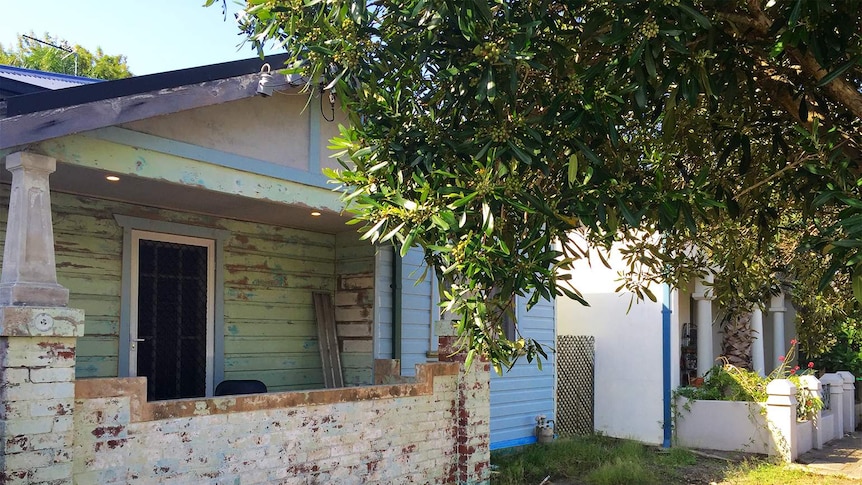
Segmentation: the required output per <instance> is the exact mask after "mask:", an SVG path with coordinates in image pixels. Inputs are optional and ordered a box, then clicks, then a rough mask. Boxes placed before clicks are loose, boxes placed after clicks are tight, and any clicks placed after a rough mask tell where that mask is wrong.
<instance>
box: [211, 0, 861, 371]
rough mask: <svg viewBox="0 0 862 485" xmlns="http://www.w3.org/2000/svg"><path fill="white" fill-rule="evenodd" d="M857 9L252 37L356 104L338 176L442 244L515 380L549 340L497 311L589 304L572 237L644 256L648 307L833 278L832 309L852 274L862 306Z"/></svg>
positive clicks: (835, 5)
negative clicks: (656, 286) (566, 300)
mask: <svg viewBox="0 0 862 485" xmlns="http://www.w3.org/2000/svg"><path fill="white" fill-rule="evenodd" d="M210 3H211V2H210ZM860 11H862V9H859V8H858V4H857V3H856V2H853V1H849V0H848V1H816V0H769V1H765V0H745V1H743V0H736V1H728V0H694V1H692V0H657V1H646V0H617V1H614V0H589V1H587V0H580V1H578V0H570V1H565V2H563V1H559V0H459V1H454V0H376V1H375V0H372V1H370V2H366V1H363V0H308V1H302V0H249V1H248V2H247V7H246V10H245V12H244V13H243V15H242V17H241V26H242V28H243V29H244V30H245V31H246V33H247V34H248V36H249V38H250V39H251V40H252V42H253V43H256V44H258V45H261V44H263V43H267V42H276V43H279V44H281V45H283V46H284V48H285V49H286V50H287V52H288V53H290V54H291V55H292V62H290V63H289V64H288V65H287V66H286V70H287V72H291V73H299V74H301V75H303V76H304V77H305V79H306V80H307V82H308V85H309V87H310V88H312V89H318V87H324V88H326V89H334V90H335V92H336V93H337V94H338V98H339V100H340V102H341V106H342V108H343V109H344V110H345V111H346V112H347V113H348V115H349V116H350V121H351V124H350V126H347V127H343V128H342V130H341V135H340V137H338V138H336V139H335V140H333V145H334V146H335V147H337V148H338V149H339V150H341V159H342V161H343V162H344V169H343V170H341V171H339V172H337V173H333V174H332V176H333V177H334V178H335V179H337V180H338V181H340V182H341V183H342V184H343V187H344V188H345V190H346V197H345V198H346V200H347V201H348V202H349V203H350V208H351V209H352V210H353V211H355V212H356V213H357V220H358V221H360V222H361V223H362V224H363V225H362V229H361V230H362V231H364V232H365V235H366V236H367V237H369V238H370V239H371V240H372V241H376V242H383V241H389V240H392V241H394V242H395V243H396V244H397V245H399V246H400V247H401V248H402V252H405V251H406V250H407V249H408V248H409V247H412V246H420V247H422V248H424V250H425V257H426V260H427V262H428V263H429V265H430V266H431V267H432V268H434V269H435V270H436V271H437V272H438V273H439V274H440V276H441V281H444V282H446V286H445V288H444V289H443V290H444V291H443V293H442V294H443V295H445V297H446V299H447V302H448V304H449V306H450V308H452V309H454V310H456V311H458V312H459V313H460V314H461V315H463V318H462V319H461V321H460V323H459V324H458V331H459V333H460V335H462V337H463V339H464V340H463V342H464V344H465V345H466V346H467V347H468V348H469V349H471V350H472V351H474V352H477V353H481V354H484V355H487V356H488V357H490V359H491V361H492V362H493V363H495V365H498V366H500V365H509V364H510V363H511V362H512V361H513V359H514V358H516V357H517V356H519V355H523V354H526V356H527V358H528V359H532V358H534V357H537V356H539V355H540V354H541V347H540V346H539V345H538V344H537V343H536V342H535V341H533V340H531V339H529V337H528V336H523V337H524V338H516V339H514V340H508V339H506V338H505V337H504V336H503V332H502V331H501V328H500V326H499V324H498V322H499V321H500V318H499V317H497V316H494V315H493V313H494V312H492V311H489V308H490V309H493V308H503V307H505V305H501V304H490V303H489V302H491V301H495V300H500V301H506V300H507V299H510V298H512V296H513V295H523V296H528V297H529V298H530V301H531V302H532V303H535V302H536V301H537V300H538V299H539V298H551V297H553V296H555V295H567V296H569V297H572V298H575V299H577V300H581V301H582V298H581V296H580V294H579V293H578V291H577V289H576V288H572V287H570V286H568V285H567V283H566V281H565V280H563V278H564V277H561V275H563V274H565V273H563V272H561V271H560V270H564V269H567V268H569V267H570V266H571V265H572V263H573V262H574V261H576V260H578V259H581V258H586V257H589V255H588V248H587V247H586V245H585V244H581V243H579V242H577V241H578V240H577V239H574V238H571V237H569V235H571V234H572V233H573V232H579V233H582V234H584V236H585V238H586V241H588V242H589V244H590V245H592V246H597V247H604V248H609V247H610V245H611V244H612V243H614V242H616V243H618V244H622V245H623V246H624V247H626V248H627V249H626V250H624V253H625V256H626V259H627V261H628V263H629V266H628V270H627V271H626V274H625V275H624V277H625V280H624V283H623V287H625V288H627V289H629V290H631V291H633V292H634V293H635V294H636V295H638V296H640V297H643V298H651V299H655V298H656V296H655V295H653V294H652V293H651V292H650V290H649V284H650V283H655V282H668V283H670V284H678V283H680V282H683V281H686V280H689V279H690V278H692V277H695V276H697V275H698V274H701V273H703V272H704V271H712V272H715V273H717V274H716V279H715V288H714V291H715V293H716V294H717V295H718V297H719V299H720V300H722V301H726V302H727V303H729V304H730V306H731V307H738V308H743V309H746V308H750V307H751V305H753V304H755V302H762V301H764V297H765V296H768V295H769V294H770V293H772V292H775V291H777V290H778V288H779V287H780V285H785V286H793V285H794V284H803V285H810V284H811V280H812V279H815V280H816V283H817V284H815V285H814V286H816V287H817V288H818V289H825V288H833V289H834V290H835V295H838V296H836V298H838V299H837V300H831V303H830V304H834V305H840V304H841V301H842V300H841V299H842V298H845V297H846V295H847V291H845V289H846V288H836V287H834V286H830V285H831V284H832V283H831V282H834V281H850V280H851V279H852V281H853V282H854V283H853V286H857V285H858V286H859V295H862V251H860V248H862V201H860V199H859V188H858V186H859V180H860V179H859V177H858V175H859V173H860V169H862V156H860V153H862V146H860V145H862V121H860V120H862V94H860V90H862V42H860V41H862V14H860ZM650 234H660V235H661V237H660V238H657V237H644V235H650ZM693 248H698V249H697V250H693ZM811 261H816V262H817V264H815V265H812V264H811ZM805 264H808V266H805ZM812 266H814V267H812ZM814 273H816V274H817V276H816V277H812V276H811V275H812V274H814ZM836 275H839V276H840V277H843V278H845V279H844V280H840V279H839V280H836V279H835V277H836ZM794 278H795V279H794ZM811 293H812V294H813V293H814V292H811ZM798 294H801V293H798Z"/></svg>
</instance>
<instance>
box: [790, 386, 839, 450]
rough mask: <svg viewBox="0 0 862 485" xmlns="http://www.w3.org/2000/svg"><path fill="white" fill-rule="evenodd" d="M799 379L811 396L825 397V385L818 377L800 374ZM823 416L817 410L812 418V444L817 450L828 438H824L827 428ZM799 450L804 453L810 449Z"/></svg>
mask: <svg viewBox="0 0 862 485" xmlns="http://www.w3.org/2000/svg"><path fill="white" fill-rule="evenodd" d="M799 381H800V382H801V383H802V387H804V388H805V389H806V390H808V392H809V393H811V397H813V398H817V399H822V398H823V386H822V384H821V383H820V381H819V380H818V379H817V378H816V377H814V376H812V375H807V376H800V377H799ZM821 417H822V411H817V413H816V414H815V415H814V416H813V417H812V419H811V446H812V447H813V448H814V449H815V450H819V449H822V448H823V443H825V442H826V440H825V439H823V438H824V436H823V435H824V431H825V430H824V429H823V426H822V423H823V421H822V419H821ZM829 431H832V430H829ZM797 451H798V452H800V453H804V452H805V451H808V450H805V451H802V450H797Z"/></svg>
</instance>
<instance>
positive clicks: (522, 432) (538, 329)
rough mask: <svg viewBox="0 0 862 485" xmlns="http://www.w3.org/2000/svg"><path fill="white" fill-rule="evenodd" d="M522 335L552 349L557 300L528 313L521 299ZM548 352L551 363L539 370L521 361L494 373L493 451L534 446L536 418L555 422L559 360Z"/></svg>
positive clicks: (518, 311) (545, 303)
mask: <svg viewBox="0 0 862 485" xmlns="http://www.w3.org/2000/svg"><path fill="white" fill-rule="evenodd" d="M517 316H518V323H519V325H520V327H521V333H522V334H523V335H524V336H526V337H529V338H534V339H536V340H538V341H539V342H541V343H542V344H543V345H545V346H547V347H550V348H552V347H553V346H554V345H555V344H554V340H555V334H556V333H555V307H554V302H553V301H547V300H540V301H539V303H537V304H536V306H534V307H533V308H532V309H530V310H529V311H527V308H526V298H518V308H517ZM550 348H549V349H548V360H547V361H543V362H542V370H539V369H538V367H537V366H536V363H535V362H532V363H528V362H527V360H526V359H520V360H519V361H518V363H516V364H515V366H514V367H513V368H512V370H511V371H509V372H505V371H504V372H503V375H502V376H498V375H497V374H496V373H495V372H493V371H491V449H492V450H495V449H500V448H508V447H512V446H518V445H524V444H529V443H534V442H535V441H536V436H535V426H536V416H538V415H540V414H541V415H545V416H546V417H547V418H548V419H554V380H555V377H556V359H555V356H554V354H553V352H551V351H550V350H551V349H550Z"/></svg>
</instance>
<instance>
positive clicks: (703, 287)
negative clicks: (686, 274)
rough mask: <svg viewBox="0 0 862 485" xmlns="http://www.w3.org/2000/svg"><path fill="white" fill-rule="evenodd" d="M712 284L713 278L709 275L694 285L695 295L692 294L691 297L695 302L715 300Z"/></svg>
mask: <svg viewBox="0 0 862 485" xmlns="http://www.w3.org/2000/svg"><path fill="white" fill-rule="evenodd" d="M712 282H713V276H712V275H711V274H707V275H706V276H704V277H703V279H700V280H698V281H696V282H695V283H694V293H692V294H691V297H692V298H694V299H695V300H713V299H715V295H714V294H713V291H712Z"/></svg>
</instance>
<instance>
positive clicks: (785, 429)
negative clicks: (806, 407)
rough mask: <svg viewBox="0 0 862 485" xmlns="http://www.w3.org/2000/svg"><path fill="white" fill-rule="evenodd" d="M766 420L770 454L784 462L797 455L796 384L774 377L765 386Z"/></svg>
mask: <svg viewBox="0 0 862 485" xmlns="http://www.w3.org/2000/svg"><path fill="white" fill-rule="evenodd" d="M766 393H767V394H768V395H769V397H768V398H766V421H767V423H768V424H769V431H770V433H771V435H772V443H771V444H770V454H771V455H772V454H774V455H776V456H778V457H779V458H780V459H781V460H782V461H784V462H786V463H792V462H793V461H795V460H796V457H797V450H796V446H797V436H796V435H797V433H796V386H794V385H793V383H792V382H790V381H788V380H787V379H776V380H774V381H772V382H770V383H769V385H767V386H766Z"/></svg>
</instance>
